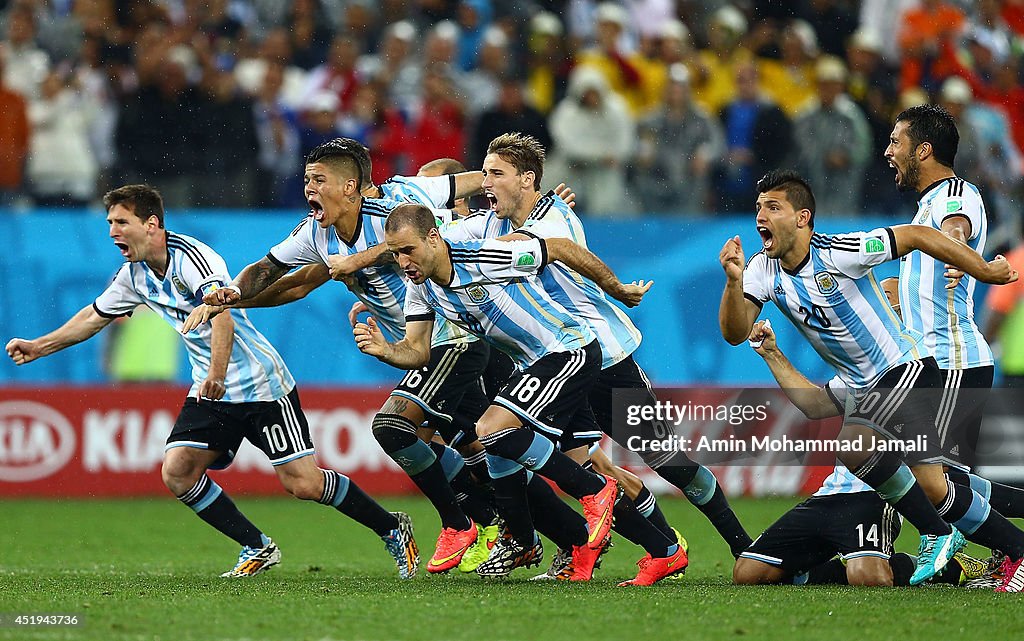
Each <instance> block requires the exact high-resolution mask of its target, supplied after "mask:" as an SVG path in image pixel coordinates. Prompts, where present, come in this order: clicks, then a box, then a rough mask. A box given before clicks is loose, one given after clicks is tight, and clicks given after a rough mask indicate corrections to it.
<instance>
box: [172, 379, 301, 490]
mask: <svg viewBox="0 0 1024 641" xmlns="http://www.w3.org/2000/svg"><path fill="white" fill-rule="evenodd" d="M243 438H245V439H249V442H250V443H252V444H253V445H255V446H256V447H258V448H260V449H261V450H263V453H264V454H266V455H267V458H268V459H270V463H271V465H281V464H283V463H287V462H289V461H294V460H295V459H298V458H302V457H303V456H309V455H311V454H313V453H314V448H313V440H312V439H311V438H310V436H309V423H307V422H306V415H305V414H303V413H302V407H301V405H300V404H299V391H298V388H293V389H292V391H290V392H288V395H287V396H283V397H281V398H279V399H277V400H276V401H265V402H255V403H226V402H224V401H209V400H206V399H203V400H199V401H197V400H196V399H195V398H193V397H191V396H190V397H188V398H186V399H185V404H184V405H183V406H182V408H181V412H180V413H179V414H178V419H177V420H176V421H175V422H174V428H173V429H171V434H170V436H168V437H167V446H166V447H165V448H164V451H167V450H169V449H172V448H175V447H194V448H198V449H201V450H215V451H218V452H220V453H221V456H220V457H219V458H218V459H217V460H216V461H214V463H213V465H211V466H210V469H214V470H222V469H224V468H226V467H227V466H229V465H231V462H232V461H233V460H234V458H235V454H237V453H238V446H239V445H241V444H242V439H243Z"/></svg>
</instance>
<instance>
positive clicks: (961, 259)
mask: <svg viewBox="0 0 1024 641" xmlns="http://www.w3.org/2000/svg"><path fill="white" fill-rule="evenodd" d="M891 229H892V233H893V238H894V240H895V241H896V255H897V256H905V255H906V254H909V253H910V252H912V251H914V250H915V249H917V250H920V251H922V252H924V253H926V254H928V255H929V256H931V257H932V258H935V259H936V260H941V261H943V262H945V263H947V264H949V265H952V266H953V267H955V268H957V269H959V270H961V271H963V272H965V273H968V274H970V275H971V276H974V277H975V278H977V279H978V280H980V281H981V282H983V283H991V284H993V285H1005V284H1006V283H1012V282H1013V281H1015V280H1017V270H1015V269H1013V268H1012V267H1011V266H1010V263H1008V262H1007V261H1006V258H1004V257H1003V256H996V257H995V259H994V260H991V261H988V262H986V261H985V259H984V258H982V256H981V254H979V253H978V252H976V251H974V250H973V249H971V248H970V247H968V246H967V245H965V244H963V243H961V242H957V241H956V240H953V239H952V238H950V237H949V236H947V235H945V234H943V233H942V232H941V231H939V230H937V229H933V228H931V227H927V226H925V225H897V226H895V227H892V228H891Z"/></svg>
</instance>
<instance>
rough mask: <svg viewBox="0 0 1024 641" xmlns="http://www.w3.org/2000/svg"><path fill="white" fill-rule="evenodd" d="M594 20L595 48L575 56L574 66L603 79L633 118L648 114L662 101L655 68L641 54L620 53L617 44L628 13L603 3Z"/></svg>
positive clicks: (615, 6)
mask: <svg viewBox="0 0 1024 641" xmlns="http://www.w3.org/2000/svg"><path fill="white" fill-rule="evenodd" d="M594 19H595V21H596V23H597V24H596V38H595V40H596V41H595V44H594V46H593V47H590V48H588V49H585V50H584V51H583V52H581V53H580V54H579V55H578V56H577V58H576V62H577V64H578V65H579V66H580V67H592V68H594V69H595V70H597V71H598V72H599V73H600V74H601V75H602V76H604V79H605V82H606V83H607V85H608V87H609V88H611V90H612V91H614V92H615V93H616V94H618V95H619V96H621V97H622V98H623V99H624V100H625V101H626V104H627V105H628V106H629V109H630V113H632V114H633V116H634V117H639V116H642V115H644V114H647V113H649V112H650V111H651V110H652V109H654V108H655V107H656V106H657V104H658V101H659V100H660V98H661V96H659V95H658V93H657V92H658V88H659V87H658V75H657V68H656V65H655V64H654V63H653V62H652V61H650V60H648V59H647V58H645V57H644V56H643V55H642V54H640V53H638V52H636V51H624V50H622V48H621V44H620V42H621V39H622V35H623V32H624V31H625V29H626V27H627V26H628V21H629V13H628V12H627V11H626V10H625V9H624V8H622V7H621V6H619V5H617V4H614V3H611V2H602V3H601V4H599V5H598V6H597V9H596V10H595V11H594Z"/></svg>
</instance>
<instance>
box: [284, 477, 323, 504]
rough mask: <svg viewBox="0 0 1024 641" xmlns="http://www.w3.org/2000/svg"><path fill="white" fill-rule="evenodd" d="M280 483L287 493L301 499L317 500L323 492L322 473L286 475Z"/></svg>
mask: <svg viewBox="0 0 1024 641" xmlns="http://www.w3.org/2000/svg"><path fill="white" fill-rule="evenodd" d="M281 484H282V485H284V489H285V490H287V491H288V493H289V494H291V495H292V496H294V497H295V498H297V499H302V500H303V501H317V500H319V499H320V496H321V495H322V494H323V475H322V474H320V473H319V472H318V473H317V474H315V475H304V476H286V477H284V478H282V479H281Z"/></svg>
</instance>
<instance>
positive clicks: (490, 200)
mask: <svg viewBox="0 0 1024 641" xmlns="http://www.w3.org/2000/svg"><path fill="white" fill-rule="evenodd" d="M484 197H485V198H486V199H487V205H488V206H489V207H490V208H491V209H496V208H497V206H498V197H497V196H495V195H494V192H493V191H487V192H484Z"/></svg>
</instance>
